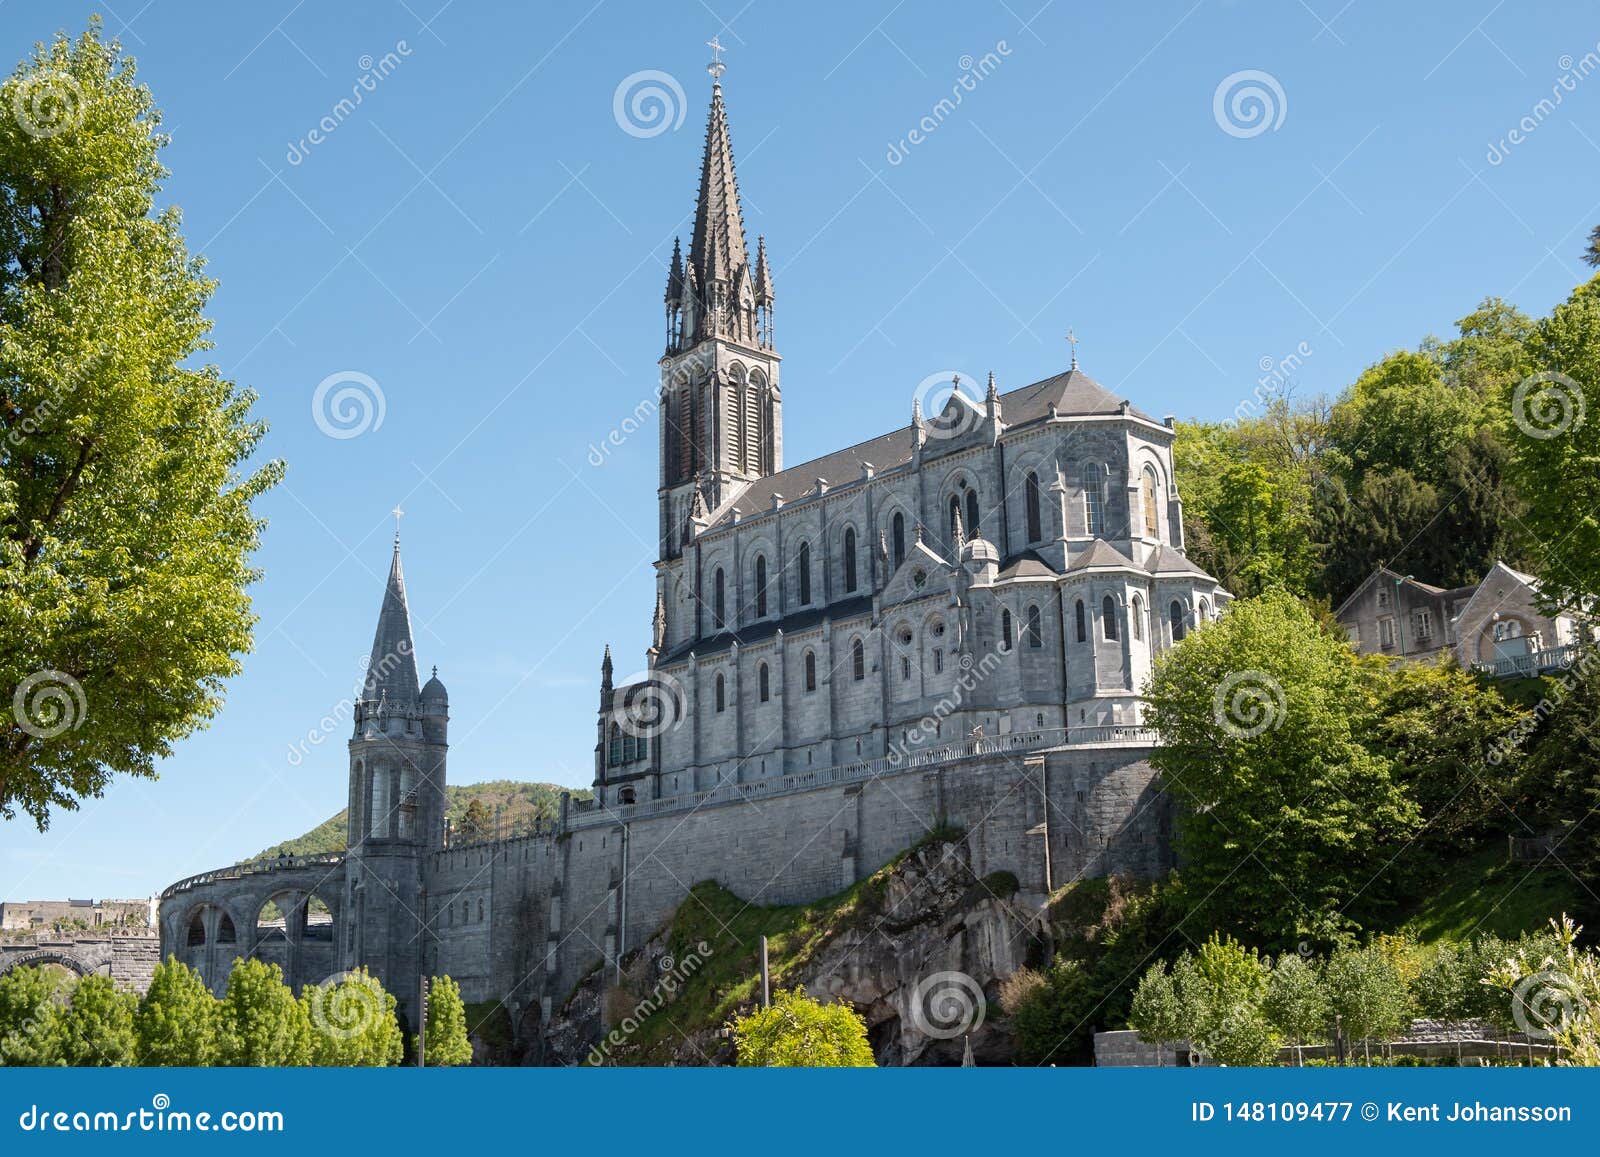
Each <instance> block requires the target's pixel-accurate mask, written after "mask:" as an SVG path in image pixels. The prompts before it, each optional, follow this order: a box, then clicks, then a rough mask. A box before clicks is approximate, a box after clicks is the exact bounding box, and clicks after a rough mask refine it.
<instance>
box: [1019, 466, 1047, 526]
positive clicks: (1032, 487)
mask: <svg viewBox="0 0 1600 1157" xmlns="http://www.w3.org/2000/svg"><path fill="white" fill-rule="evenodd" d="M1022 493H1023V502H1024V505H1025V506H1026V507H1027V516H1028V541H1029V542H1038V541H1039V540H1040V539H1041V538H1043V537H1044V526H1043V519H1041V518H1040V515H1039V508H1040V502H1039V476H1038V475H1037V474H1035V473H1034V472H1033V471H1031V470H1030V471H1028V477H1027V478H1026V479H1025V480H1024V482H1023V487H1022Z"/></svg>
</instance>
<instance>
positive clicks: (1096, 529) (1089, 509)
mask: <svg viewBox="0 0 1600 1157" xmlns="http://www.w3.org/2000/svg"><path fill="white" fill-rule="evenodd" d="M1105 480H1106V472H1105V468H1104V467H1103V466H1101V465H1100V464H1099V463H1097V462H1089V463H1087V464H1085V466H1084V468H1083V475H1082V481H1083V526H1084V530H1085V532H1086V533H1087V534H1088V535H1089V537H1090V538H1099V537H1100V536H1101V535H1102V534H1104V533H1105V530H1106V518H1105V510H1106V503H1105V484H1106V481H1105Z"/></svg>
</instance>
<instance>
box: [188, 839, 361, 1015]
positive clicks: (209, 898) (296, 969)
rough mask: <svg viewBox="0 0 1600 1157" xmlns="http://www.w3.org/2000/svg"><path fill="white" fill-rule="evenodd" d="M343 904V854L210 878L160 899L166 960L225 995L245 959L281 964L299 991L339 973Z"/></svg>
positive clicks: (194, 879)
mask: <svg viewBox="0 0 1600 1157" xmlns="http://www.w3.org/2000/svg"><path fill="white" fill-rule="evenodd" d="M343 903H344V853H342V852H332V853H328V854H325V855H317V856H282V857H279V858H278V859H275V860H258V861H256V862H254V863H249V864H238V865H235V866H234V867H230V868H218V869H216V870H215V871H211V872H203V873H201V874H200V875H198V876H190V877H189V878H188V879H187V880H180V881H178V882H177V883H176V884H174V885H172V886H171V887H170V888H168V889H167V890H166V891H165V892H163V893H162V894H161V909H160V917H159V919H160V925H161V951H162V956H163V958H165V957H167V956H176V957H177V958H178V959H179V960H181V961H183V962H184V963H185V964H188V965H190V966H191V967H193V968H196V969H198V970H199V971H200V974H201V975H202V976H204V977H206V978H207V980H208V981H210V982H211V985H212V988H213V990H214V991H216V992H217V993H218V994H219V995H220V994H221V993H222V991H223V990H224V989H225V988H226V987H227V983H228V973H229V972H230V971H232V967H233V962H234V960H235V959H240V958H242V959H252V958H253V959H256V960H264V961H266V962H267V963H269V964H276V965H278V966H279V967H280V968H282V969H283V977H284V980H285V981H286V982H287V983H289V984H290V985H291V986H293V987H294V988H295V989H297V990H298V989H300V988H302V987H304V986H305V985H307V984H314V983H317V982H319V981H321V980H323V979H325V978H327V977H329V976H331V975H333V974H334V973H335V972H337V971H338V968H339V957H340V951H339V938H340V936H341V934H342V933H343V930H344V921H343V919H342V916H343V912H342V907H343Z"/></svg>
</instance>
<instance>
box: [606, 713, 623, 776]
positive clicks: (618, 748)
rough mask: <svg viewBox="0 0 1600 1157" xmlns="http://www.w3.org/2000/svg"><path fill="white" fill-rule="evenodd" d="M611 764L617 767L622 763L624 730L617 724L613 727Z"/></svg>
mask: <svg viewBox="0 0 1600 1157" xmlns="http://www.w3.org/2000/svg"><path fill="white" fill-rule="evenodd" d="M609 762H610V764H611V766H612V767H616V766H617V765H618V764H619V763H621V762H622V728H620V727H618V726H617V725H616V724H615V723H613V724H612V725H611V754H610V759H609Z"/></svg>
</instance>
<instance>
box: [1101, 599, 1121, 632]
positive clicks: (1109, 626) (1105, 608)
mask: <svg viewBox="0 0 1600 1157" xmlns="http://www.w3.org/2000/svg"><path fill="white" fill-rule="evenodd" d="M1100 630H1101V631H1102V632H1103V633H1104V634H1105V637H1106V640H1107V641H1108V642H1115V641H1116V638H1117V600H1116V599H1114V598H1112V597H1111V596H1110V595H1107V596H1106V597H1105V598H1103V599H1101V600H1100Z"/></svg>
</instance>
